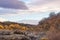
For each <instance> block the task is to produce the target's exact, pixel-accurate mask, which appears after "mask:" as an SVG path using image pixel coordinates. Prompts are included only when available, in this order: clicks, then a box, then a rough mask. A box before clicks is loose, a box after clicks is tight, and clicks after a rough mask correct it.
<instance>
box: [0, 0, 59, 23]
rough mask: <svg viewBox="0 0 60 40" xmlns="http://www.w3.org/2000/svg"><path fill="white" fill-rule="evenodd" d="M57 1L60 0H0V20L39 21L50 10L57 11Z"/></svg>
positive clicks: (46, 15) (47, 14)
mask: <svg viewBox="0 0 60 40" xmlns="http://www.w3.org/2000/svg"><path fill="white" fill-rule="evenodd" d="M6 2H7V3H6ZM59 3H60V0H5V1H4V0H0V21H2V22H3V21H13V22H18V21H20V20H38V21H40V20H41V19H43V18H45V17H48V16H49V14H50V12H59V11H60V4H59Z"/></svg>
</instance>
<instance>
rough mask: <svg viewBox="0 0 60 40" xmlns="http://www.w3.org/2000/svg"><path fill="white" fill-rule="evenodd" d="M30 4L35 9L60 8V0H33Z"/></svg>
mask: <svg viewBox="0 0 60 40" xmlns="http://www.w3.org/2000/svg"><path fill="white" fill-rule="evenodd" d="M28 6H29V9H30V10H34V11H43V12H45V11H57V10H60V0H32V1H31V2H30V3H29V4H28Z"/></svg>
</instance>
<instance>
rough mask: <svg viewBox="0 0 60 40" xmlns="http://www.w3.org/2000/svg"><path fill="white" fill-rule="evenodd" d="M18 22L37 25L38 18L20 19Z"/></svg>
mask: <svg viewBox="0 0 60 40" xmlns="http://www.w3.org/2000/svg"><path fill="white" fill-rule="evenodd" d="M18 22H19V23H24V24H31V25H38V22H39V20H21V21H18Z"/></svg>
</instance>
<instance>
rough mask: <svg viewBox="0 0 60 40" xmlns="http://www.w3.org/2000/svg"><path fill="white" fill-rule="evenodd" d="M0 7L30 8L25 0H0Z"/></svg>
mask: <svg viewBox="0 0 60 40" xmlns="http://www.w3.org/2000/svg"><path fill="white" fill-rule="evenodd" d="M0 7H3V8H11V9H23V10H25V9H28V8H27V6H26V5H25V3H24V2H22V1H18V0H0Z"/></svg>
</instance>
